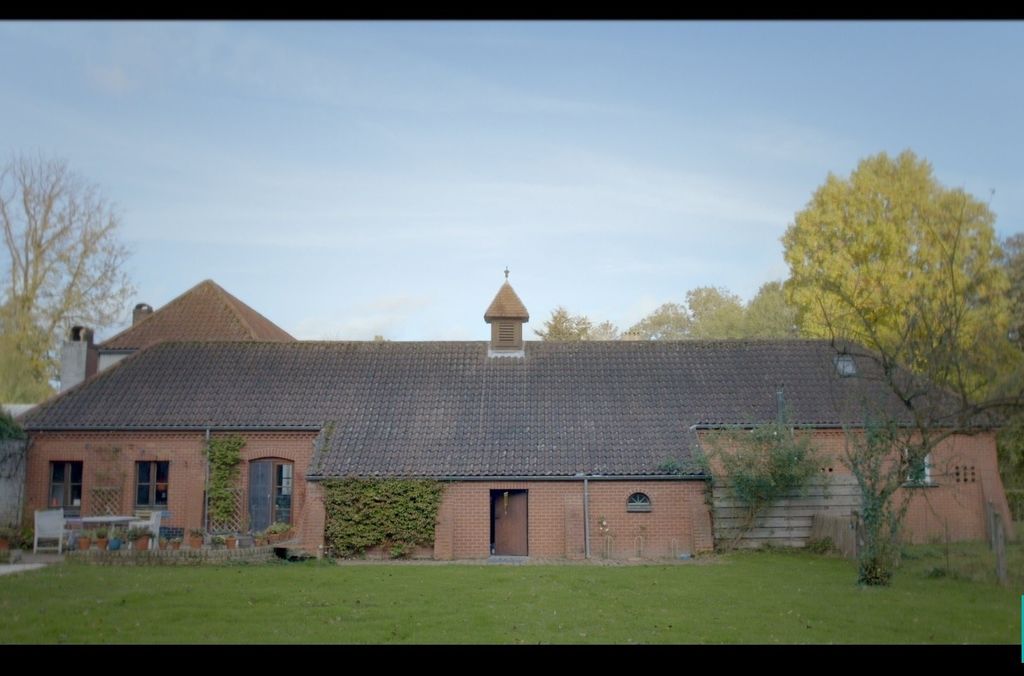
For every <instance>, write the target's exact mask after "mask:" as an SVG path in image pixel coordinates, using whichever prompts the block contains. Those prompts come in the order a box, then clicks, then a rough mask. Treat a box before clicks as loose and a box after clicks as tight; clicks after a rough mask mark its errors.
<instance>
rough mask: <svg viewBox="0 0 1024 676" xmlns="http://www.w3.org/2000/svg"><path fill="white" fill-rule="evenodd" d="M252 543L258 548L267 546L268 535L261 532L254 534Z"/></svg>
mask: <svg viewBox="0 0 1024 676" xmlns="http://www.w3.org/2000/svg"><path fill="white" fill-rule="evenodd" d="M252 541H253V543H254V544H255V545H256V546H257V547H262V546H263V545H265V544H267V534H266V533H265V532H263V531H261V530H258V531H256V532H255V533H253V534H252Z"/></svg>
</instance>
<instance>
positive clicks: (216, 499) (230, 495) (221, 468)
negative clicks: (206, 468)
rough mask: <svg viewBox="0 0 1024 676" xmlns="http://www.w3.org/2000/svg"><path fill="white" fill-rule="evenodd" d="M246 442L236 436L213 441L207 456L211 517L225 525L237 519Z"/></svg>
mask: <svg viewBox="0 0 1024 676" xmlns="http://www.w3.org/2000/svg"><path fill="white" fill-rule="evenodd" d="M244 446H245V439H244V438H242V437H240V436H238V435H237V434H232V435H230V436H226V437H214V438H212V439H210V442H209V444H208V445H207V447H206V456H207V457H208V458H209V460H210V483H209V486H208V487H207V498H208V501H209V510H210V516H211V517H212V519H213V520H214V521H218V522H225V521H230V520H231V519H232V518H234V517H235V509H236V508H237V504H236V498H235V487H236V485H237V484H238V466H239V464H241V462H242V448H243V447H244Z"/></svg>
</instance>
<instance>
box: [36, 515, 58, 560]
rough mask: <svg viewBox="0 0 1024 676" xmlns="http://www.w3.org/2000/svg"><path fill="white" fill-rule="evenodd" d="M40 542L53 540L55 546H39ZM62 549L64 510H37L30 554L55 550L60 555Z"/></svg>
mask: <svg viewBox="0 0 1024 676" xmlns="http://www.w3.org/2000/svg"><path fill="white" fill-rule="evenodd" d="M40 540H46V541H49V540H55V541H56V544H55V545H46V546H44V545H40V544H39V541H40ZM63 548H64V509H63V508H61V509H37V510H36V523H35V536H34V537H33V538H32V553H33V554H37V553H39V550H40V549H46V550H50V549H55V550H57V553H58V554H60V553H61V552H62V551H63Z"/></svg>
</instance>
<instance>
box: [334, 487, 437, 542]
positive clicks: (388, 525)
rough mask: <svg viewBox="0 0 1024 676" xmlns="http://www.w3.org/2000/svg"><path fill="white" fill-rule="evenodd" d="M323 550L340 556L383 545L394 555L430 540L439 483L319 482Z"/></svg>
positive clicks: (431, 539) (435, 512) (432, 533)
mask: <svg viewBox="0 0 1024 676" xmlns="http://www.w3.org/2000/svg"><path fill="white" fill-rule="evenodd" d="M323 486H324V503H325V506H326V512H327V524H326V526H325V535H326V539H327V544H328V546H329V547H330V548H331V549H332V550H333V551H334V553H335V554H337V555H339V556H358V555H360V554H363V553H364V552H365V551H366V550H367V549H369V548H371V547H378V546H379V547H383V548H385V549H386V550H387V551H388V552H389V553H390V554H391V556H393V557H396V558H400V557H403V556H406V555H408V554H409V552H410V550H411V549H412V547H414V546H416V545H431V544H433V542H434V527H435V525H436V523H437V510H438V508H439V507H440V505H441V497H442V495H443V493H444V484H442V483H440V482H437V481H430V480H426V479H332V480H329V481H325V482H324V484H323Z"/></svg>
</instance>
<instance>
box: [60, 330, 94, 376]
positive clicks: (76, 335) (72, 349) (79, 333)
mask: <svg viewBox="0 0 1024 676" xmlns="http://www.w3.org/2000/svg"><path fill="white" fill-rule="evenodd" d="M98 357H99V353H98V352H97V351H96V346H95V345H93V344H92V329H90V328H88V327H85V326H72V327H71V333H70V334H69V335H68V339H67V340H65V341H64V347H63V348H62V349H61V353H60V389H61V392H63V391H64V390H66V389H68V388H70V387H74V386H75V385H77V384H78V383H80V382H82V381H83V380H85V379H86V378H88V377H89V376H92V375H94V374H95V373H96V363H97V360H98Z"/></svg>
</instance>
